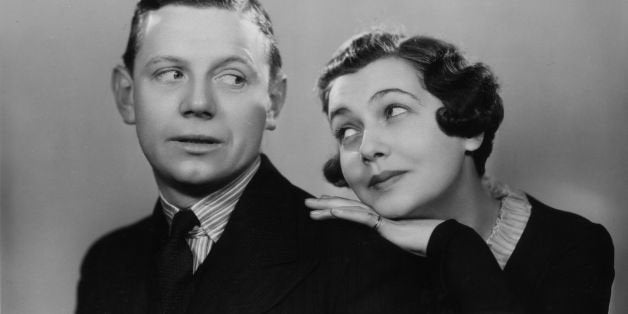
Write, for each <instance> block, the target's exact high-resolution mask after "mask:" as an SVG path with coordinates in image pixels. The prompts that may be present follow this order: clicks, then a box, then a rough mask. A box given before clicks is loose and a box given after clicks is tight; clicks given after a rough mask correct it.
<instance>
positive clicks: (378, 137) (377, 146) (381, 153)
mask: <svg viewBox="0 0 628 314" xmlns="http://www.w3.org/2000/svg"><path fill="white" fill-rule="evenodd" d="M359 151H360V156H361V157H362V162H364V163H369V162H373V161H375V160H377V159H378V158H382V157H386V156H388V154H390V146H389V145H388V143H387V142H386V140H385V138H384V137H383V136H382V134H381V132H378V131H375V130H371V131H369V130H365V131H364V133H363V134H362V142H361V144H360V149H359Z"/></svg>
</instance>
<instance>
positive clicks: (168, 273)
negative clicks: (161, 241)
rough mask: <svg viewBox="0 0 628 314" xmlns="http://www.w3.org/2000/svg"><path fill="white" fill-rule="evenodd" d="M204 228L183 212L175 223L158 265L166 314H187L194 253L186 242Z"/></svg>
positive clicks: (160, 287) (176, 218)
mask: <svg viewBox="0 0 628 314" xmlns="http://www.w3.org/2000/svg"><path fill="white" fill-rule="evenodd" d="M197 225H200V222H199V221H198V218H196V215H194V213H193V212H192V211H191V210H181V211H179V212H178V213H177V214H176V215H174V218H173V219H172V226H171V228H170V230H171V231H170V237H169V238H168V241H167V242H166V244H165V245H164V247H163V248H162V250H161V252H160V254H159V259H158V261H157V270H158V278H157V280H158V286H159V294H160V297H161V304H162V307H163V310H164V313H179V312H183V310H184V307H185V306H186V304H185V303H187V302H185V300H186V299H187V298H188V297H189V296H187V295H186V293H187V294H189V293H191V292H190V287H191V282H192V263H193V260H192V251H191V250H190V247H189V246H188V244H187V242H186V241H185V238H186V236H187V235H188V232H189V231H190V230H192V228H194V226H197Z"/></svg>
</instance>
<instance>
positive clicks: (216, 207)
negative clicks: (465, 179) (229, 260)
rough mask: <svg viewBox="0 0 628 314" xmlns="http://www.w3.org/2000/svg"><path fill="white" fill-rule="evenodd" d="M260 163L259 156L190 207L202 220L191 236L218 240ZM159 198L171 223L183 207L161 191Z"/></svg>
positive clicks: (191, 232)
mask: <svg viewBox="0 0 628 314" xmlns="http://www.w3.org/2000/svg"><path fill="white" fill-rule="evenodd" d="M260 163H261V161H260V157H259V156H258V157H257V159H255V161H254V162H253V164H252V165H251V166H249V167H248V168H247V169H246V170H245V171H244V172H243V173H242V174H240V175H239V176H238V177H237V178H235V179H234V180H233V181H231V182H229V183H228V184H227V185H225V186H224V187H222V188H220V189H219V190H217V191H214V192H212V193H211V194H209V195H207V196H205V197H204V198H202V199H201V200H199V201H198V202H196V203H195V204H194V205H192V206H191V207H190V210H192V212H194V214H195V215H196V217H197V218H198V220H199V221H200V222H201V225H200V227H199V226H196V227H194V228H193V229H192V230H191V231H190V236H191V237H200V236H204V235H206V236H209V237H210V238H211V239H212V241H214V242H216V241H218V239H219V238H220V236H221V235H222V232H223V231H224V229H225V226H226V225H227V222H228V221H229V217H230V216H231V212H233V209H234V208H235V205H236V203H237V202H238V200H239V199H240V196H242V193H243V192H244V188H246V186H247V185H248V183H249V182H250V181H251V179H252V178H253V176H254V175H255V173H256V172H257V169H259V166H260ZM159 199H160V202H161V205H162V208H163V212H164V215H165V216H166V219H167V221H168V225H170V224H171V223H172V219H173V217H174V215H175V214H176V213H177V212H179V211H180V210H181V209H180V208H178V207H177V206H175V205H173V204H171V203H170V202H168V200H166V198H165V197H164V196H163V194H161V193H159Z"/></svg>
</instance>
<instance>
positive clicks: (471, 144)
mask: <svg viewBox="0 0 628 314" xmlns="http://www.w3.org/2000/svg"><path fill="white" fill-rule="evenodd" d="M483 141H484V133H480V134H479V135H476V136H474V137H468V138H465V139H464V149H465V151H467V152H473V151H475V150H477V149H478V148H480V146H482V142H483Z"/></svg>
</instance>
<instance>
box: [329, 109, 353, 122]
mask: <svg viewBox="0 0 628 314" xmlns="http://www.w3.org/2000/svg"><path fill="white" fill-rule="evenodd" d="M349 111H350V110H349V108H347V107H345V106H340V107H338V108H336V109H334V110H333V111H332V112H330V113H329V121H333V120H334V117H336V116H338V115H343V114H346V113H347V112H349Z"/></svg>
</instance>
